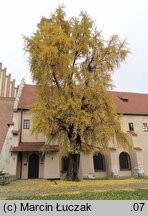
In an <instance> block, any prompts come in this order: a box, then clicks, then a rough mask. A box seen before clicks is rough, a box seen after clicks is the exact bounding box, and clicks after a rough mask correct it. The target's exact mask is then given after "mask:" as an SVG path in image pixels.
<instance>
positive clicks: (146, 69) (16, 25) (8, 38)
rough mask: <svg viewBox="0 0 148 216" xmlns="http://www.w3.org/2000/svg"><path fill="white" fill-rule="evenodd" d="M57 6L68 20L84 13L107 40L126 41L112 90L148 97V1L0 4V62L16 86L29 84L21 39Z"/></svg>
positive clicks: (18, 0) (45, 0) (5, 0)
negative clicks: (125, 52) (127, 50)
mask: <svg viewBox="0 0 148 216" xmlns="http://www.w3.org/2000/svg"><path fill="white" fill-rule="evenodd" d="M59 4H64V5H65V7H66V8H65V10H66V13H67V16H68V17H69V18H70V17H71V16H78V14H79V12H80V11H81V10H84V11H87V13H88V14H89V15H90V16H91V17H92V19H93V20H95V21H96V25H97V28H98V30H102V34H103V36H104V37H105V38H106V39H107V38H109V37H110V36H111V35H112V34H118V35H119V36H120V38H121V39H125V38H126V39H127V41H128V44H129V48H130V50H131V54H130V55H129V56H128V57H127V59H126V61H125V62H123V63H122V64H121V66H120V68H119V69H118V71H116V72H115V73H114V75H113V84H114V85H115V86H116V88H115V89H114V90H119V91H130V92H145V93H148V54H147V52H148V24H147V23H148V1H147V0H13V1H12V0H0V29H1V30H0V62H2V64H3V67H7V73H11V75H12V78H15V79H16V82H17V84H19V82H20V81H21V79H22V77H24V78H25V80H26V83H31V76H30V72H29V66H28V60H27V56H26V55H25V53H24V51H23V47H24V41H23V35H26V36H31V35H32V33H33V32H34V31H35V30H36V25H37V23H38V22H39V21H40V19H41V17H42V16H46V17H49V16H50V13H51V12H54V10H55V9H56V8H57V6H58V5H59Z"/></svg>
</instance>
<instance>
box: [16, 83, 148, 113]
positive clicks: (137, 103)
mask: <svg viewBox="0 0 148 216" xmlns="http://www.w3.org/2000/svg"><path fill="white" fill-rule="evenodd" d="M109 94H110V95H111V96H112V98H113V101H114V102H115V104H116V107H117V113H120V114H139V115H148V94H142V93H130V92H115V91H110V92H109ZM34 98H35V91H34V85H25V86H24V89H23V92H22V96H21V98H20V102H19V105H18V108H21V109H23V108H24V109H29V108H30V107H31V105H32V103H33V100H34Z"/></svg>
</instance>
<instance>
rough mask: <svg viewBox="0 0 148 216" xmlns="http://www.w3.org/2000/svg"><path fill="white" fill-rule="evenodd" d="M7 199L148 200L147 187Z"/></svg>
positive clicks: (11, 198)
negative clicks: (131, 189)
mask: <svg viewBox="0 0 148 216" xmlns="http://www.w3.org/2000/svg"><path fill="white" fill-rule="evenodd" d="M7 200H148V189H137V190H134V191H124V190H120V191H117V190H112V191H106V192H82V193H80V194H53V195H45V196H44V195H42V196H18V197H14V196H13V197H8V198H7Z"/></svg>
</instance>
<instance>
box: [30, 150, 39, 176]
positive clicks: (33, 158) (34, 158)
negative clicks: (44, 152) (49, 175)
mask: <svg viewBox="0 0 148 216" xmlns="http://www.w3.org/2000/svg"><path fill="white" fill-rule="evenodd" d="M38 177H39V156H38V155H36V154H32V155H30V157H29V168H28V178H31V179H33V178H38Z"/></svg>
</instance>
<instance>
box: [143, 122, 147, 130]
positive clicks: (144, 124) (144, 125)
mask: <svg viewBox="0 0 148 216" xmlns="http://www.w3.org/2000/svg"><path fill="white" fill-rule="evenodd" d="M143 131H148V125H147V123H143Z"/></svg>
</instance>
